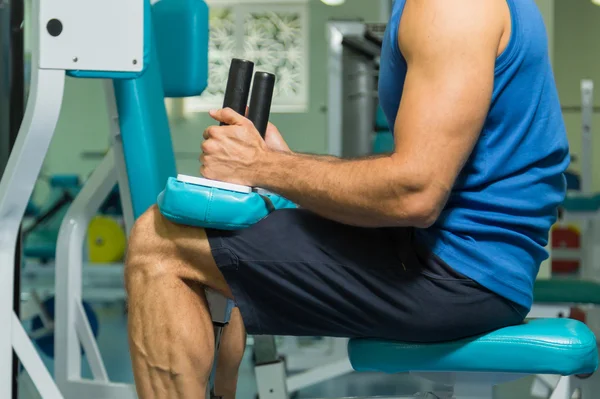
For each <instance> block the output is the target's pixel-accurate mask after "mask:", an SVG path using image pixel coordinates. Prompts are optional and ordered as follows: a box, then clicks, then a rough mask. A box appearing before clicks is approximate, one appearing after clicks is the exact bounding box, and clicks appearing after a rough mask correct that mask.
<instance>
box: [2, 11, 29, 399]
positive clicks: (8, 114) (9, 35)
mask: <svg viewBox="0 0 600 399" xmlns="http://www.w3.org/2000/svg"><path fill="white" fill-rule="evenodd" d="M24 19H25V10H24V2H23V0H0V176H1V175H2V174H3V173H4V169H5V168H6V164H7V163H8V158H9V155H10V151H11V149H12V147H13V145H14V143H15V141H16V139H17V134H18V132H19V127H20V126H21V122H22V120H23V114H24V112H25V94H24V93H25V89H24V85H25V67H24V34H23V21H24ZM15 253H16V256H15V262H14V268H15V274H14V275H15V287H14V299H13V304H14V310H15V312H16V314H17V315H18V314H19V310H20V309H19V307H20V306H19V305H20V302H21V301H20V292H21V287H20V285H21V284H20V270H21V240H20V239H19V240H18V241H17V248H16V251H15ZM12 371H13V375H12V384H13V388H12V397H13V399H16V398H17V397H18V391H17V388H18V374H19V361H18V358H17V356H16V355H15V354H14V352H13V370H12Z"/></svg>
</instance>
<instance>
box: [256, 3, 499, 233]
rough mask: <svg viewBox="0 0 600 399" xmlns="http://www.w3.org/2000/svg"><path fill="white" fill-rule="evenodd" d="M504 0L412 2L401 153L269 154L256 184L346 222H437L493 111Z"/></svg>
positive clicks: (404, 44)
mask: <svg viewBox="0 0 600 399" xmlns="http://www.w3.org/2000/svg"><path fill="white" fill-rule="evenodd" d="M500 3H504V2H500V1H494V2H482V1H480V0H456V1H452V2H449V1H447V0H429V1H418V0H408V1H407V2H406V6H405V10H404V14H403V17H402V21H401V24H400V27H399V46H400V50H401V51H402V54H403V55H404V57H405V58H406V61H407V64H408V72H407V75H406V80H405V85H404V91H403V94H402V100H401V104H400V107H399V109H398V114H397V119H396V125H395V126H394V135H395V141H396V149H395V152H394V153H393V154H392V155H391V156H383V157H374V158H366V159H361V160H338V161H336V162H332V161H331V159H330V158H325V157H324V158H321V157H319V156H310V155H301V154H294V153H270V154H269V156H267V157H265V158H264V160H263V161H262V165H261V167H260V168H259V169H258V172H257V173H258V174H259V175H258V176H257V177H256V181H257V183H258V184H257V185H259V186H260V187H264V188H266V189H270V190H272V191H274V192H277V193H280V194H281V195H283V196H285V197H287V198H289V199H290V200H292V201H294V202H296V203H298V204H299V205H300V206H302V207H304V208H307V209H309V210H311V211H314V212H316V213H318V214H321V215H322V216H324V217H327V218H330V219H333V220H337V221H340V222H343V223H347V224H353V225H359V226H366V227H377V226H417V227H427V226H429V225H431V224H432V223H433V222H435V220H436V219H437V217H438V216H439V214H440V212H441V210H442V209H443V207H444V205H445V203H446V201H447V198H448V195H449V193H450V191H451V188H452V186H453V184H454V182H455V180H456V177H457V176H458V174H459V172H460V170H461V169H462V167H463V166H464V164H465V162H466V160H467V159H468V157H469V155H470V153H471V151H472V149H473V147H474V145H475V143H476V141H477V139H478V137H479V133H480V131H481V129H482V126H483V123H484V121H485V117H486V115H487V110H488V108H489V105H490V99H491V94H492V90H493V80H494V66H495V60H496V57H497V55H498V53H499V51H500V48H501V46H502V41H503V39H504V37H505V34H506V23H505V21H506V20H505V16H506V13H504V12H503V11H504V10H503V9H498V8H497V7H496V8H495V7H494V6H490V5H491V4H492V5H493V4H500ZM504 6H505V3H504ZM498 7H499V6H498Z"/></svg>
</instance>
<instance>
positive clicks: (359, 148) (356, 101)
mask: <svg viewBox="0 0 600 399" xmlns="http://www.w3.org/2000/svg"><path fill="white" fill-rule="evenodd" d="M385 27H386V25H385V24H366V23H364V22H360V21H331V22H328V23H327V26H326V32H327V42H328V52H329V61H328V62H329V65H328V68H329V74H328V86H329V87H328V101H327V104H328V106H327V110H328V124H327V125H328V152H329V153H330V154H331V155H335V156H339V157H344V158H355V157H361V156H366V155H370V154H372V153H373V148H374V141H375V138H376V133H375V131H376V130H377V125H378V124H379V123H378V119H381V118H378V117H377V114H378V104H379V101H378V95H377V87H378V79H379V57H380V55H381V46H382V41H383V33H384V32H385ZM385 124H386V125H387V123H385Z"/></svg>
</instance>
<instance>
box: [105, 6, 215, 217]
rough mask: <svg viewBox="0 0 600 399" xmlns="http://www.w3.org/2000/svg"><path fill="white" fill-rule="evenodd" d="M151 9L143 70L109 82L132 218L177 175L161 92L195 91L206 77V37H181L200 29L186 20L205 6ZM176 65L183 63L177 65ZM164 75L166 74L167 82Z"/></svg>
mask: <svg viewBox="0 0 600 399" xmlns="http://www.w3.org/2000/svg"><path fill="white" fill-rule="evenodd" d="M153 7H154V8H153V10H154V11H153V12H152V13H151V19H152V25H151V26H152V29H150V32H149V35H150V37H149V38H148V39H149V40H148V41H149V42H150V44H151V45H150V49H149V50H150V51H149V54H150V62H149V63H148V65H147V68H146V70H145V72H144V73H143V74H142V75H141V76H139V77H137V78H135V79H129V80H123V79H120V80H114V81H113V84H114V88H115V98H116V103H117V110H118V113H119V124H120V128H121V136H122V140H123V152H124V155H125V165H126V168H127V176H128V179H129V190H130V192H131V201H132V206H133V214H134V217H135V218H136V219H137V218H138V217H139V216H140V215H141V214H142V213H144V212H145V211H146V210H147V209H148V208H149V207H151V206H152V205H154V204H155V203H156V198H157V197H158V194H159V193H160V192H161V191H162V190H163V189H164V188H165V185H166V184H167V180H168V178H169V177H175V176H176V173H177V168H176V164H175V156H174V153H173V143H172V142H171V132H170V129H169V120H168V117H167V111H166V108H165V102H164V98H165V92H169V94H171V95H173V94H175V93H179V94H182V93H183V94H185V95H200V94H201V93H202V91H203V90H204V88H205V87H206V79H207V72H206V70H207V69H205V70H204V72H202V65H204V64H203V61H202V59H203V57H204V58H205V59H206V60H208V58H207V57H208V39H207V40H206V41H202V40H200V41H199V40H198V39H196V38H186V37H185V36H186V35H194V34H196V32H197V31H200V30H201V29H199V28H198V27H194V26H193V24H191V23H192V20H194V18H196V17H198V16H202V15H204V14H203V12H204V11H202V12H200V11H201V10H205V11H206V16H208V9H207V8H206V4H204V2H200V1H198V0H195V1H193V2H192V1H190V0H161V1H159V2H158V3H156V4H155V5H154V6H153ZM188 13H189V14H188ZM195 23H196V24H201V23H202V20H201V19H198V20H197V21H195ZM204 23H206V26H205V27H204V28H203V29H204V30H206V31H208V19H206V20H205V21H204ZM180 25H182V26H180ZM186 26H187V28H186ZM170 29H171V30H172V31H171V32H169V30H170ZM157 32H159V34H161V35H165V36H166V37H167V40H163V39H165V38H161V39H160V40H158V39H157V36H158V34H157ZM206 34H207V35H208V33H206ZM207 38H208V36H207ZM180 43H187V46H188V47H187V48H185V49H184V48H182V47H180ZM200 43H205V44H204V46H205V47H204V48H199V47H198V48H194V49H193V50H194V51H193V52H194V53H196V54H195V55H193V54H192V55H186V54H185V52H186V51H188V50H189V51H191V46H200ZM161 47H162V51H161ZM165 48H166V49H167V50H165ZM172 49H176V50H177V51H171V50H172ZM179 51H181V52H183V54H180V53H179ZM202 54H203V55H202ZM180 63H187V64H186V65H185V66H180V65H179V64H180ZM206 64H207V63H206ZM162 70H164V71H162ZM163 76H165V77H168V80H167V82H166V84H165V82H164V81H163Z"/></svg>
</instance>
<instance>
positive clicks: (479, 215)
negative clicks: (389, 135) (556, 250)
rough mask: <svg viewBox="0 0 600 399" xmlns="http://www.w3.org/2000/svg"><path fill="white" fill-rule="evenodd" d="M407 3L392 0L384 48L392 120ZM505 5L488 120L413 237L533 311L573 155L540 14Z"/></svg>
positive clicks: (530, 0)
mask: <svg viewBox="0 0 600 399" xmlns="http://www.w3.org/2000/svg"><path fill="white" fill-rule="evenodd" d="M405 1H406V0H396V1H395V4H394V7H393V10H392V16H391V19H390V23H389V24H388V27H387V31H386V33H385V38H384V41H383V48H382V55H381V66H380V75H379V76H380V77H379V101H380V105H381V107H382V109H383V111H384V113H385V115H386V117H387V120H388V124H389V126H390V127H393V126H394V123H395V119H396V114H397V112H398V106H399V104H400V98H401V96H402V89H403V86H404V79H405V76H406V70H407V65H406V61H405V59H404V57H403V56H402V54H401V52H400V50H399V48H398V40H397V38H398V27H399V23H400V17H401V15H402V11H403V9H404V4H405ZM507 3H508V5H509V8H510V13H511V20H512V28H511V37H510V40H509V43H508V45H507V47H506V49H505V50H504V51H503V52H502V53H501V55H500V56H499V57H498V58H497V60H496V66H495V79H494V91H493V96H492V100H491V104H490V108H489V113H488V115H487V118H486V120H485V125H484V126H483V129H482V131H481V134H480V137H479V139H478V142H477V144H476V145H475V147H474V150H473V152H472V154H471V156H470V158H469V160H468V162H467V163H466V165H465V166H464V168H463V169H462V171H461V173H460V174H459V176H458V178H457V180H456V182H455V185H454V187H453V189H452V192H451V194H450V197H449V200H448V202H447V204H446V206H445V208H444V210H443V211H442V213H441V215H440V217H439V219H438V220H437V222H436V223H434V225H433V226H431V227H430V228H428V229H418V230H417V233H416V235H417V239H418V240H419V241H420V242H422V243H424V244H425V245H427V246H428V247H429V248H430V249H431V250H432V251H433V252H434V253H435V254H436V255H437V256H439V257H440V258H441V259H442V260H444V261H445V262H446V263H448V265H450V266H451V267H452V268H454V269H455V270H456V271H458V272H460V273H462V274H464V275H466V276H467V277H470V278H472V279H473V280H475V281H477V282H478V283H479V284H481V285H483V286H484V287H486V288H488V289H490V290H491V291H493V292H495V293H497V294H499V295H501V296H503V297H505V298H507V299H509V300H511V301H513V302H515V303H517V304H519V305H521V306H523V307H525V308H526V309H530V308H531V304H532V301H533V298H532V297H533V283H534V281H535V278H536V276H537V273H538V271H539V267H540V264H541V263H542V262H543V261H544V260H545V259H547V258H548V253H547V251H546V249H545V247H546V245H547V244H548V235H549V230H550V228H551V226H552V225H553V224H554V223H555V221H556V218H557V207H558V205H559V204H560V203H561V202H562V201H563V200H564V197H565V193H566V179H565V176H564V171H565V170H566V168H567V166H568V165H569V162H570V157H569V145H568V141H567V135H566V130H565V127H564V122H563V118H562V113H561V108H560V103H559V99H558V93H557V90H556V86H555V82H554V76H553V72H552V67H551V64H550V58H549V55H548V41H547V36H546V29H545V25H544V21H543V19H542V16H541V13H540V12H539V10H538V8H537V6H536V4H535V2H534V0H507ZM431 95H432V96H435V93H431ZM432 112H435V110H432Z"/></svg>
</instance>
